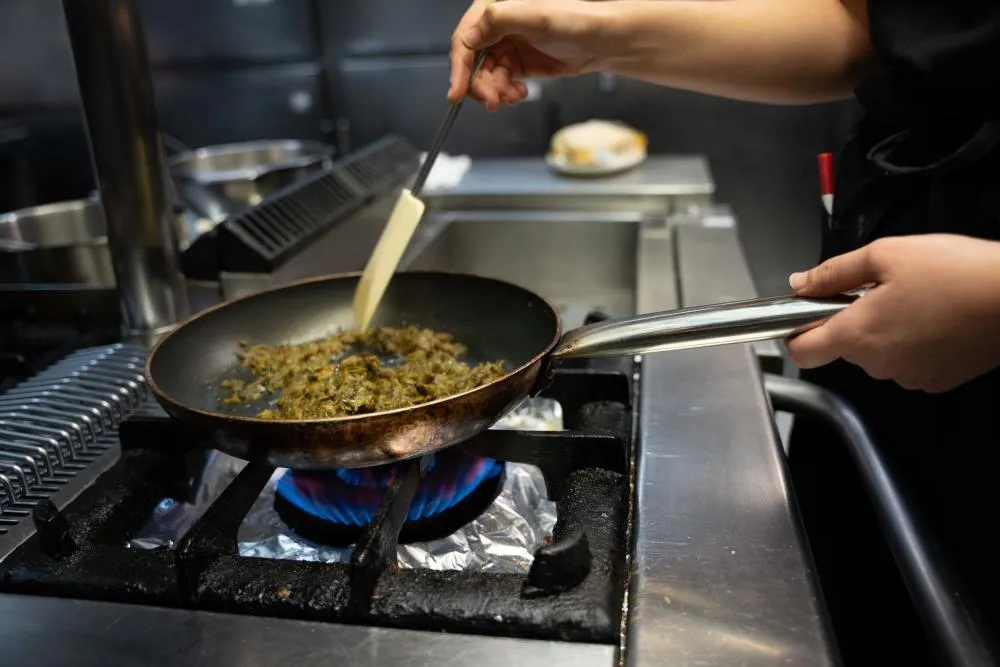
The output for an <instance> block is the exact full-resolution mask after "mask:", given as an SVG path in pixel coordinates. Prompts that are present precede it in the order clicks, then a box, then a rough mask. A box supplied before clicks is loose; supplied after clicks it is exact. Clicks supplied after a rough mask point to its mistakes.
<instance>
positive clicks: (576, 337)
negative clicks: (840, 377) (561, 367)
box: [552, 287, 868, 359]
mask: <svg viewBox="0 0 1000 667" xmlns="http://www.w3.org/2000/svg"><path fill="white" fill-rule="evenodd" d="M867 290H868V288H867V287H865V288H861V289H859V290H855V291H853V292H848V293H846V294H843V295H840V296H837V297H834V298H829V299H807V298H802V297H796V296H778V297H769V298H764V299H750V300H747V301H734V302H731V303H722V304H715V305H711V306H697V307H694V308H682V309H680V310H672V311H666V312H662V313H650V314H648V315H639V316H636V317H628V318H623V319H617V320H607V321H604V322H599V323H597V324H591V325H588V326H584V327H580V328H579V329H573V330H572V331H568V332H566V334H565V335H564V336H563V337H562V340H561V341H559V344H558V345H556V347H555V349H554V350H553V351H552V356H553V357H555V358H557V359H569V358H572V357H610V356H621V355H629V354H648V353H650V352H664V351H668V350H683V349H690V348H695V347H708V346H712V345H726V344H729V343H752V342H755V341H762V340H770V339H775V338H789V337H793V336H796V335H798V334H800V333H802V332H804V331H807V330H808V329H811V328H813V327H815V326H817V325H819V324H820V323H822V322H823V321H825V320H828V319H830V318H831V317H833V316H834V315H836V314H837V313H839V312H840V311H842V310H843V309H844V308H847V307H848V306H849V305H851V304H852V303H854V301H855V300H857V299H858V298H860V297H861V296H863V295H864V294H865V292H867Z"/></svg>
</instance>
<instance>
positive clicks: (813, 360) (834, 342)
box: [786, 318, 842, 368]
mask: <svg viewBox="0 0 1000 667" xmlns="http://www.w3.org/2000/svg"><path fill="white" fill-rule="evenodd" d="M834 319H836V318H834ZM832 323H833V320H830V321H829V322H826V323H825V324H822V325H820V326H818V327H816V328H815V329H810V330H809V331H806V332H805V333H802V334H799V335H798V336H796V337H795V338H792V339H790V340H788V341H787V342H786V345H787V347H788V356H789V357H791V359H792V361H793V362H794V363H795V365H797V366H798V367H799V368H818V367H820V366H825V365H827V364H829V363H831V362H834V361H836V360H837V359H839V358H840V357H841V356H842V355H841V352H842V349H841V345H840V342H839V340H838V337H837V333H838V332H837V326H836V325H834V326H831V324H832Z"/></svg>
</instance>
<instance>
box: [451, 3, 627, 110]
mask: <svg viewBox="0 0 1000 667" xmlns="http://www.w3.org/2000/svg"><path fill="white" fill-rule="evenodd" d="M605 13H606V12H605V10H604V9H603V8H602V7H601V3H599V2H587V1H585V0H502V1H499V2H490V1H489V0H475V2H473V4H472V6H471V7H469V10H468V11H467V12H466V13H465V16H463V17H462V20H461V21H460V22H459V24H458V27H457V28H456V29H455V33H454V34H453V35H452V39H451V79H450V82H451V85H450V88H449V90H448V101H449V102H451V103H453V104H454V103H456V102H458V101H459V100H461V99H462V98H463V97H465V95H466V94H467V93H468V94H470V95H471V96H472V97H473V98H474V99H476V100H478V101H479V102H481V103H482V104H483V105H484V106H485V107H486V108H487V109H490V110H493V109H496V108H497V107H499V106H500V105H501V104H504V103H506V104H517V103H518V102H520V101H521V100H523V99H524V98H525V97H526V96H527V94H528V89H527V87H526V86H525V84H524V81H523V80H524V79H525V78H528V77H533V76H541V77H556V76H567V75H573V74H582V73H583V72H586V71H589V70H591V69H592V68H593V66H594V65H595V63H597V62H598V61H599V59H600V57H601V56H602V55H603V48H605V47H606V46H607V41H608V40H602V39H601V37H600V34H601V30H602V28H603V27H605V26H606V24H607V21H606V20H605V17H604V14H605ZM485 47H490V55H489V57H488V58H487V60H486V62H485V63H484V64H483V68H482V69H481V70H480V71H479V74H478V76H477V77H476V80H475V81H474V82H473V84H472V87H471V90H470V89H469V85H468V84H469V75H470V74H471V72H472V66H473V64H474V63H475V60H476V53H477V52H478V51H480V50H482V49H483V48H485Z"/></svg>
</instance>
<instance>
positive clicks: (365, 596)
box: [0, 369, 633, 644]
mask: <svg viewBox="0 0 1000 667" xmlns="http://www.w3.org/2000/svg"><path fill="white" fill-rule="evenodd" d="M630 370H631V369H629V371H626V372H606V371H594V370H588V369H575V370H565V371H560V372H558V373H557V374H556V376H555V379H554V381H553V382H552V384H551V386H550V387H549V389H548V391H547V392H546V395H547V396H549V397H550V398H552V399H554V400H557V401H558V402H559V404H560V405H561V406H562V408H563V411H564V423H565V427H566V430H565V431H561V432H539V433H535V432H526V431H502V430H497V431H490V432H488V433H487V434H485V435H484V436H483V437H481V438H478V439H475V440H473V441H470V442H469V443H466V444H465V445H464V446H460V447H459V448H457V449H456V450H455V451H454V452H453V453H450V454H448V455H442V460H439V461H438V462H436V463H435V464H434V466H433V467H432V466H430V465H429V462H423V464H422V463H421V461H410V462H406V463H404V464H401V465H400V468H399V470H398V471H396V472H395V474H393V475H392V476H390V477H388V478H385V479H383V480H382V481H381V482H380V484H379V486H385V489H384V494H383V495H382V496H381V497H380V499H379V505H378V507H377V509H376V510H375V512H374V514H372V516H371V518H370V519H369V520H368V521H367V523H366V524H365V525H364V527H363V528H362V529H361V532H360V535H359V536H358V537H357V538H356V540H355V545H354V548H353V552H352V554H351V559H350V562H348V563H317V562H304V561H292V560H278V559H267V558H250V557H244V556H241V555H240V554H239V551H238V533H239V530H240V525H241V523H242V522H243V520H244V517H245V516H246V515H247V512H248V511H249V510H250V509H251V507H252V506H253V505H254V503H255V502H257V501H258V499H259V497H260V496H261V491H262V490H263V489H264V488H265V487H266V486H267V485H268V483H269V481H270V480H271V479H272V477H273V476H274V473H275V471H274V469H273V468H271V467H269V466H264V465H259V464H248V465H246V466H245V467H244V468H243V469H242V471H241V472H240V473H239V474H238V475H237V477H236V478H235V480H234V481H233V482H232V483H230V484H229V486H228V487H226V489H225V490H224V491H223V492H222V494H221V495H220V496H219V497H218V498H217V499H216V500H215V501H214V502H212V503H211V505H210V507H209V508H208V510H207V511H206V512H205V513H204V514H203V515H202V516H201V518H200V519H198V521H197V522H196V523H195V524H194V526H193V527H192V528H191V529H190V530H189V531H188V532H187V534H186V535H185V536H184V537H183V538H182V539H181V540H180V542H179V543H178V544H177V547H176V549H154V550H142V549H130V548H127V547H126V546H125V545H126V543H127V542H128V540H129V538H130V537H131V535H133V534H134V533H135V531H136V530H137V529H138V528H139V527H140V526H142V525H143V523H144V522H145V521H146V519H147V518H148V517H149V515H150V513H151V512H152V510H153V509H154V507H156V505H157V504H158V503H159V502H160V501H161V500H162V498H164V497H172V498H184V497H187V495H188V494H189V493H190V482H191V469H190V467H189V459H190V457H191V455H192V453H197V447H198V446H199V443H191V442H190V441H189V440H188V441H186V440H185V437H184V434H183V433H182V432H180V431H179V430H178V429H179V427H178V425H177V424H176V423H174V422H172V421H169V420H166V419H163V418H160V417H156V416H152V415H151V414H145V415H140V416H139V417H137V418H135V419H133V420H132V421H131V422H126V423H125V424H123V426H122V428H121V436H122V441H123V451H124V453H123V456H122V459H121V460H120V461H119V462H118V463H117V464H116V465H115V466H114V467H113V468H112V469H111V470H109V471H108V472H107V473H105V474H104V475H103V476H102V477H101V478H100V479H99V480H98V481H97V482H96V483H95V484H94V485H93V486H91V487H90V488H89V489H87V490H86V491H85V492H84V493H83V494H82V495H81V496H80V497H79V498H78V499H77V500H76V501H74V502H73V503H71V504H70V505H69V506H68V507H67V508H66V509H65V511H63V512H62V513H58V512H54V508H49V507H46V508H43V509H42V510H40V512H39V513H38V518H39V521H38V531H39V532H38V533H37V534H36V535H35V536H34V537H33V538H31V539H30V540H29V541H28V542H26V543H25V544H24V545H22V547H21V548H19V549H18V550H17V551H15V552H14V553H13V554H12V555H11V556H10V557H9V558H7V559H6V560H5V561H3V563H2V564H0V588H2V590H3V591H6V592H16V593H28V594H37V595H53V596H62V597H76V598H85V599H96V600H108V601H122V602H131V603H146V604H156V605H161V606H178V607H186V608H192V609H204V610H215V611H224V612H232V613H237V614H250V615H265V616H278V617H287V618H296V619H308V620H317V621H336V622H339V623H351V624H365V625H376V626H382V627H392V628H407V629H416V630H437V631H450V632H458V633H480V634H487V635H495V636H506V637H519V638H526V639H549V640H568V641H580V642H596V643H605V644H616V643H617V642H618V640H619V626H620V619H621V610H622V597H623V593H624V582H625V579H626V573H625V571H624V562H625V552H626V550H627V546H626V544H625V527H626V524H627V511H628V498H627V494H628V478H627V470H628V461H629V455H630V451H631V447H630V444H631V437H632V434H631V424H632V419H631V415H632V412H631V411H632V405H633V401H632V396H631V395H630V394H631V392H630V386H631V373H630ZM186 446H190V447H194V448H195V450H185V447H186ZM451 456H454V457H455V458H456V460H461V459H462V458H463V457H464V458H465V459H466V460H468V461H478V462H491V461H492V462H496V461H504V462H507V463H508V464H529V465H532V466H537V468H538V469H540V470H541V473H542V475H543V476H544V478H545V481H546V485H547V487H548V489H549V495H550V497H551V499H552V500H554V501H555V502H556V503H557V506H558V519H557V522H556V525H555V528H554V534H553V539H552V542H551V544H549V545H546V546H544V547H542V548H541V549H540V550H539V552H538V557H537V558H536V565H534V566H533V567H532V568H531V569H530V570H529V571H527V572H524V573H520V574H512V573H490V572H477V571H461V570H456V571H432V570H427V569H419V568H418V569H400V568H398V567H397V566H396V563H395V556H396V553H397V548H398V546H397V545H398V543H399V540H400V538H401V536H402V535H403V534H404V533H403V531H404V530H405V528H404V526H405V523H406V519H407V518H408V517H412V516H418V517H419V516H424V515H426V514H427V508H428V507H430V506H431V504H429V501H428V498H430V496H425V497H423V498H421V496H420V488H421V486H420V485H421V480H422V479H429V478H430V476H432V475H433V474H434V472H435V471H439V474H440V473H441V472H444V471H445V470H446V466H447V464H448V458H449V457H451ZM480 465H481V467H479V468H477V467H475V466H473V469H475V470H478V473H476V474H475V475H473V477H472V479H473V480H475V479H476V478H482V479H480V482H482V481H483V480H485V481H490V480H495V479H497V478H498V477H502V476H497V475H492V476H491V475H490V474H485V475H483V474H482V473H483V471H486V472H490V470H491V467H490V466H489V465H486V464H484V463H481V464H480ZM347 476H348V477H350V474H348V475H347ZM482 487H483V484H482V483H480V484H479V486H478V487H477V489H478V488H482ZM380 490H381V489H380ZM474 493H475V490H473V491H472V492H471V493H470V494H468V495H466V496H465V499H468V498H469V497H471V495H472V494H474ZM457 495H460V494H456V497H457ZM421 503H423V505H422V506H421ZM459 504H460V503H459ZM455 506H456V507H457V506H458V505H455ZM362 523H364V522H363V521H362Z"/></svg>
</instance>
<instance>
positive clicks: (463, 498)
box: [274, 450, 504, 547]
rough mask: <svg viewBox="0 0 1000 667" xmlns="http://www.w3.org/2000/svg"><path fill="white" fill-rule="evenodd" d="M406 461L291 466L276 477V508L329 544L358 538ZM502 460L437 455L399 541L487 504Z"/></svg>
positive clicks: (431, 535) (417, 537)
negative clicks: (314, 467) (319, 468)
mask: <svg viewBox="0 0 1000 667" xmlns="http://www.w3.org/2000/svg"><path fill="white" fill-rule="evenodd" d="M404 465H405V464H392V465H387V466H377V467H373V468H357V469H340V470H332V471H307V470H294V471H293V470H290V471H288V472H286V473H285V474H284V475H283V476H282V477H281V479H280V480H279V481H278V484H277V488H276V489H275V496H274V509H275V510H276V511H277V513H278V516H279V517H281V520H282V521H284V522H285V523H286V524H287V525H288V526H289V527H290V528H291V529H292V530H293V531H294V532H296V533H297V534H298V535H300V536H301V537H304V538H305V539H307V540H311V541H313V542H317V543H320V544H325V545H327V546H332V547H346V546H349V545H351V544H354V543H355V542H357V540H358V539H359V538H360V537H361V535H362V533H363V532H364V529H365V528H366V527H367V526H368V524H369V523H371V521H372V518H373V517H374V516H375V513H376V512H377V511H378V508H379V506H380V505H381V503H382V500H383V498H384V497H385V492H386V489H388V488H389V487H390V486H391V485H392V482H393V480H394V479H395V477H396V475H397V474H399V473H401V472H402V471H403V470H404ZM503 483H504V464H503V463H500V462H499V461H496V460H494V459H491V458H486V457H482V456H475V455H473V454H469V453H465V452H462V451H460V450H452V451H447V452H443V453H441V454H438V455H437V456H435V458H434V459H433V460H432V462H431V464H430V466H429V467H428V470H427V473H426V475H425V477H424V478H423V479H422V480H421V482H420V484H419V486H418V487H417V491H416V494H415V496H414V498H413V502H412V503H411V504H410V508H409V511H408V513H407V516H406V522H405V523H404V524H403V528H402V531H401V532H400V535H399V542H400V543H402V544H409V543H413V542H429V541H431V540H436V539H441V538H444V537H447V536H448V535H451V534H452V533H454V532H455V531H456V530H458V529H459V528H461V527H462V526H464V525H466V524H467V523H469V522H471V521H473V520H474V519H475V518H476V517H477V516H479V515H480V514H482V513H483V511H484V510H485V509H486V508H487V507H489V506H490V504H491V503H492V502H493V501H494V500H495V499H496V497H497V496H498V495H499V494H500V491H501V490H502V489H503Z"/></svg>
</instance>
